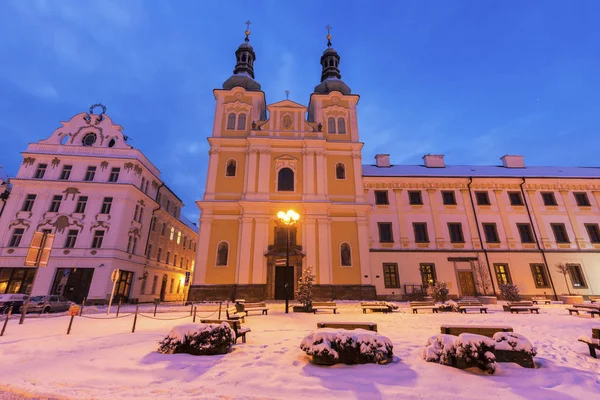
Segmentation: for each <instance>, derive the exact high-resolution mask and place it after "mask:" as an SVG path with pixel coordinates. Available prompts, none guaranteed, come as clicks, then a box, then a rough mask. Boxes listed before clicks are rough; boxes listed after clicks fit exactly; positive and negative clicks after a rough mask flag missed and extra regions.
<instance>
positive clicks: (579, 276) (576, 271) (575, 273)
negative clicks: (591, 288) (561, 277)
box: [567, 264, 587, 289]
mask: <svg viewBox="0 0 600 400" xmlns="http://www.w3.org/2000/svg"><path fill="white" fill-rule="evenodd" d="M567 268H569V275H570V276H571V283H573V287H574V288H576V289H584V288H587V284H586V283H585V278H584V276H583V271H582V270H581V265H579V264H567Z"/></svg>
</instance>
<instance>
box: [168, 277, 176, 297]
mask: <svg viewBox="0 0 600 400" xmlns="http://www.w3.org/2000/svg"><path fill="white" fill-rule="evenodd" d="M174 286H175V279H173V278H171V284H170V285H169V293H173V287H174Z"/></svg>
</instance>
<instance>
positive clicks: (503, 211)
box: [494, 189, 516, 249]
mask: <svg viewBox="0 0 600 400" xmlns="http://www.w3.org/2000/svg"><path fill="white" fill-rule="evenodd" d="M502 192H503V191H502V190H501V189H494V196H495V197H496V203H497V204H498V209H499V211H500V219H501V220H502V231H503V232H504V236H505V237H506V241H507V242H508V248H509V249H513V248H515V247H516V243H515V238H514V237H513V235H512V232H511V230H510V222H509V221H508V218H507V215H508V214H509V212H510V210H508V209H507V207H506V203H505V202H504V199H503V198H502Z"/></svg>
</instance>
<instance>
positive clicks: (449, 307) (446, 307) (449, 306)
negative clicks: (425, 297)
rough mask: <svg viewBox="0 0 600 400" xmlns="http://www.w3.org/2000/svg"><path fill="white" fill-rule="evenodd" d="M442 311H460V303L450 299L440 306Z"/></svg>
mask: <svg viewBox="0 0 600 400" xmlns="http://www.w3.org/2000/svg"><path fill="white" fill-rule="evenodd" d="M439 310H440V311H455V312H458V303H457V302H456V301H454V300H448V301H446V302H444V304H442V305H441V306H440V307H439Z"/></svg>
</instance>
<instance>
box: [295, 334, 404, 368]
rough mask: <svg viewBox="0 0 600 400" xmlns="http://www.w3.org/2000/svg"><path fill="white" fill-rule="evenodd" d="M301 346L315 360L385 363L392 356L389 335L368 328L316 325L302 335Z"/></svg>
mask: <svg viewBox="0 0 600 400" xmlns="http://www.w3.org/2000/svg"><path fill="white" fill-rule="evenodd" d="M300 348H301V349H302V350H304V351H305V352H306V354H308V355H309V356H313V362H315V363H316V364H338V363H343V364H365V363H378V364H384V363H387V362H389V361H390V360H391V359H392V356H393V352H392V350H393V345H392V342H391V341H390V340H389V339H388V338H387V337H385V336H382V335H379V334H378V333H377V332H373V331H367V330H365V329H353V330H346V329H333V328H323V329H317V330H316V331H313V332H311V333H310V334H309V335H308V336H306V337H305V338H304V339H302V342H301V343H300Z"/></svg>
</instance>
